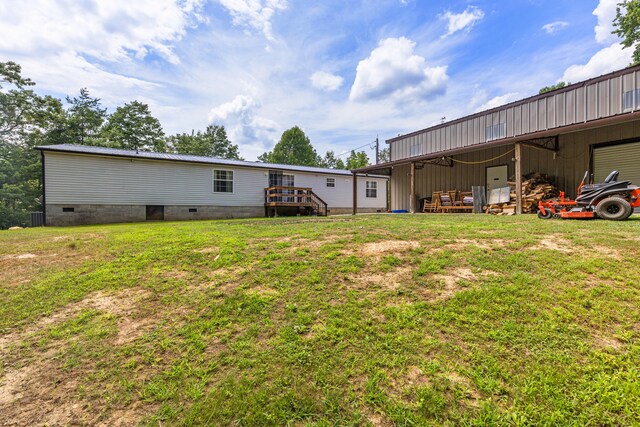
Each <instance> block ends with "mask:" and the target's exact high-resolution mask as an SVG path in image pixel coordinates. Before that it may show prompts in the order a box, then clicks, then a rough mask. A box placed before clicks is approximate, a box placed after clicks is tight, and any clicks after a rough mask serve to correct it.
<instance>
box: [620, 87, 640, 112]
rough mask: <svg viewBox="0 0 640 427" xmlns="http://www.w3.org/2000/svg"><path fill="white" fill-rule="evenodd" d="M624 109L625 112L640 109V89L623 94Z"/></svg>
mask: <svg viewBox="0 0 640 427" xmlns="http://www.w3.org/2000/svg"><path fill="white" fill-rule="evenodd" d="M622 108H623V110H624V111H625V112H626V111H631V110H634V109H637V108H640V89H636V90H630V91H627V92H625V93H623V94H622Z"/></svg>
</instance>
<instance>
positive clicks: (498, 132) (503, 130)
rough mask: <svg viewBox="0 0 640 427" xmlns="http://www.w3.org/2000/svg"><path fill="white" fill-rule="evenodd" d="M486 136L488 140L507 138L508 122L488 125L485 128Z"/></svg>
mask: <svg viewBox="0 0 640 427" xmlns="http://www.w3.org/2000/svg"><path fill="white" fill-rule="evenodd" d="M484 136H485V139H486V140H487V141H493V140H494V139H500V138H505V137H506V136H507V124H506V123H498V124H495V125H493V126H487V127H486V128H485V130H484Z"/></svg>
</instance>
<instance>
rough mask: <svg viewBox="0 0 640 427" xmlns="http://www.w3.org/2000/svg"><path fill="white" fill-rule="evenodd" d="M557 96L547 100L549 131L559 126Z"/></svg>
mask: <svg viewBox="0 0 640 427" xmlns="http://www.w3.org/2000/svg"><path fill="white" fill-rule="evenodd" d="M556 97H557V95H556V96H553V97H551V98H547V107H546V108H547V129H552V128H554V127H556V126H557V122H558V121H557V118H556V111H557V110H556V102H557V101H556Z"/></svg>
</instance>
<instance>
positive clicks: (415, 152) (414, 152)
mask: <svg viewBox="0 0 640 427" xmlns="http://www.w3.org/2000/svg"><path fill="white" fill-rule="evenodd" d="M421 154H422V144H420V143H418V144H413V145H412V146H411V157H414V156H419V155H421Z"/></svg>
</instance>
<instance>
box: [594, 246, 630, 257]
mask: <svg viewBox="0 0 640 427" xmlns="http://www.w3.org/2000/svg"><path fill="white" fill-rule="evenodd" d="M591 251H592V252H594V253H596V254H598V255H604V256H606V257H609V258H613V259H619V260H621V259H624V257H623V256H622V255H621V254H620V251H619V250H617V249H614V248H608V247H606V246H592V247H591Z"/></svg>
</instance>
